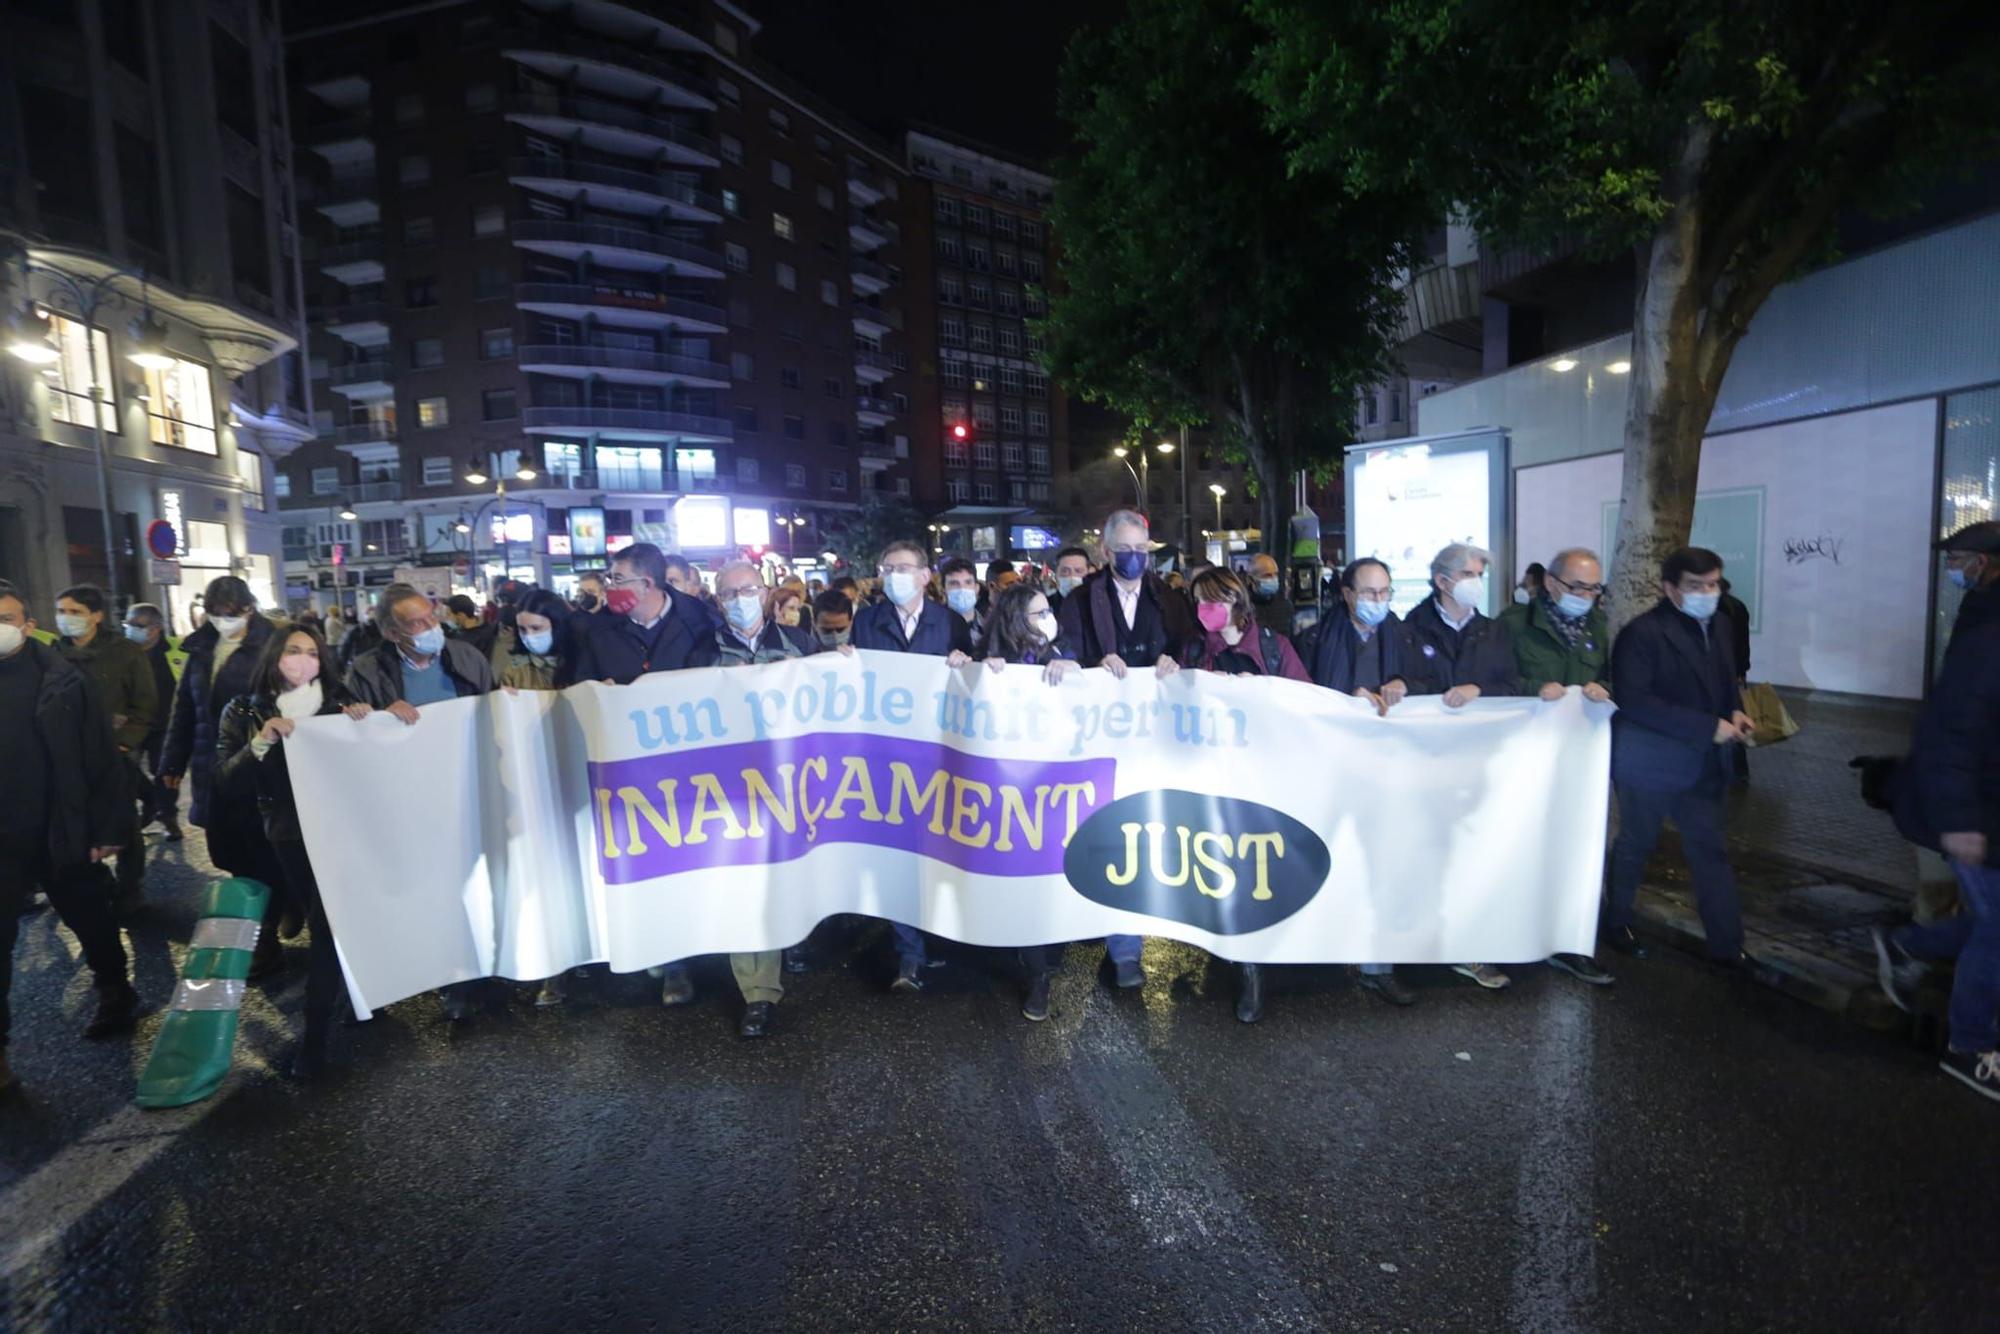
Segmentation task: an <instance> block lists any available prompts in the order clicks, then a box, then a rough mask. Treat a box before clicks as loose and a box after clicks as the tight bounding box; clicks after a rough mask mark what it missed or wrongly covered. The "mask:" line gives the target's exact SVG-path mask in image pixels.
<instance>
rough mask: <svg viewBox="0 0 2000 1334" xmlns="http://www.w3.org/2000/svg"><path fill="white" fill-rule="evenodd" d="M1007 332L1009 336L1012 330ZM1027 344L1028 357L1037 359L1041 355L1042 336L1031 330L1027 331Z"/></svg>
mask: <svg viewBox="0 0 2000 1334" xmlns="http://www.w3.org/2000/svg"><path fill="white" fill-rule="evenodd" d="M1007 332H1008V333H1010V334H1011V333H1012V332H1013V330H1012V329H1009V330H1007ZM1027 342H1028V355H1029V356H1031V357H1039V356H1041V355H1042V336H1041V335H1040V334H1038V333H1036V332H1035V331H1034V330H1033V329H1030V330H1028V339H1027Z"/></svg>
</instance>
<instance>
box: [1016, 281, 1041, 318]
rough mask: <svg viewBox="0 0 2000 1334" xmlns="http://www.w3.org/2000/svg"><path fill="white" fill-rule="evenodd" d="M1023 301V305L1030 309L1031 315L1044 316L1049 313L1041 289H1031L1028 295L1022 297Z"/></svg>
mask: <svg viewBox="0 0 2000 1334" xmlns="http://www.w3.org/2000/svg"><path fill="white" fill-rule="evenodd" d="M1021 300H1022V304H1023V305H1025V306H1026V307H1027V308H1028V313H1029V314H1030V315H1044V314H1046V313H1047V311H1046V309H1045V308H1044V304H1043V301H1042V289H1041V288H1039V287H1030V288H1029V289H1028V291H1027V295H1025V296H1024V297H1022V298H1021Z"/></svg>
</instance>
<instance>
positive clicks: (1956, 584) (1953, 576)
mask: <svg viewBox="0 0 2000 1334" xmlns="http://www.w3.org/2000/svg"><path fill="white" fill-rule="evenodd" d="M1944 577H1945V578H1947V579H1949V580H1951V586H1952V587H1953V588H1963V589H1965V590H1967V591H1968V592H1969V591H1970V590H1971V588H1972V571H1970V570H1961V569H1959V568H1958V567H1956V566H1953V567H1952V568H1951V569H1948V570H1946V571H1945V572H1944Z"/></svg>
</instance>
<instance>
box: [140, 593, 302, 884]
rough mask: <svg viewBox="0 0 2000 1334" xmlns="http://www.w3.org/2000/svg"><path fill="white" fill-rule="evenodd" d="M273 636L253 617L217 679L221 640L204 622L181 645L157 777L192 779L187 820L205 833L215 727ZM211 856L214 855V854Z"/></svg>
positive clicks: (254, 671) (247, 681)
mask: <svg viewBox="0 0 2000 1334" xmlns="http://www.w3.org/2000/svg"><path fill="white" fill-rule="evenodd" d="M276 633H277V627H276V626H274V625H273V624H271V622H270V621H269V620H267V619H265V618H264V617H262V616H259V615H257V614H255V613H254V612H253V613H252V614H251V616H250V621H249V624H248V626H246V627H245V629H244V631H243V640H242V642H241V643H239V644H238V645H237V646H236V649H235V651H234V652H232V653H231V654H230V655H229V660H228V661H227V662H225V663H223V664H222V671H221V672H220V673H217V672H216V670H215V646H216V642H217V641H218V640H219V639H221V636H220V635H218V634H217V633H216V631H215V627H214V626H213V625H211V624H209V623H208V622H206V621H204V622H202V625H201V628H200V629H199V630H196V631H195V632H194V633H193V634H191V635H189V636H188V637H187V638H186V639H183V640H182V641H181V650H182V651H183V652H184V653H186V654H187V666H186V667H184V668H183V669H182V670H181V682H180V685H179V687H178V688H176V690H175V691H174V711H173V717H172V719H171V721H169V722H168V724H167V747H166V751H165V753H164V754H163V755H162V756H161V757H160V772H161V773H163V774H175V775H179V774H186V775H188V776H189V777H190V779H191V780H192V785H193V787H194V801H193V803H192V804H191V805H190V806H189V808H188V819H189V820H190V821H192V822H193V823H195V824H198V825H200V826H202V827H203V828H204V829H206V828H207V827H208V797H209V780H210V774H211V772H212V771H213V770H214V767H215V737H216V724H217V723H218V722H219V721H220V720H221V718H222V706H223V705H225V704H227V703H228V702H229V701H230V700H232V699H235V698H236V697H237V696H238V695H242V694H247V693H248V692H249V690H250V681H251V678H252V677H254V676H255V675H256V674H257V659H258V658H260V657H262V656H263V653H264V641H265V640H267V639H269V638H270V637H271V636H272V635H273V634H276ZM210 851H211V853H213V851H214V850H213V848H211V849H210ZM217 861H218V864H223V863H221V862H220V859H217Z"/></svg>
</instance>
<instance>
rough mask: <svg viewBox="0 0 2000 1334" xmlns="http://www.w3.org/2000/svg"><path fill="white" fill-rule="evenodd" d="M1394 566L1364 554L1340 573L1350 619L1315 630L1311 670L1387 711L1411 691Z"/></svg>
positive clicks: (1332, 687)
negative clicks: (1393, 602) (1394, 607)
mask: <svg viewBox="0 0 2000 1334" xmlns="http://www.w3.org/2000/svg"><path fill="white" fill-rule="evenodd" d="M1394 594H1395V589H1394V587H1393V586H1392V585H1391V584H1390V582H1389V567H1388V566H1387V565H1384V564H1383V563H1382V562H1381V561H1379V560H1377V559H1375V558H1374V557H1373V556H1363V557H1361V559H1359V560H1357V561H1355V562H1354V563H1353V564H1352V565H1349V566H1348V567H1347V568H1346V569H1345V570H1342V571H1341V572H1340V599H1341V602H1342V603H1343V604H1344V605H1345V606H1346V609H1347V614H1346V615H1345V616H1338V617H1333V618H1330V619H1328V620H1325V621H1321V622H1320V623H1319V624H1318V625H1316V626H1314V627H1313V635H1312V646H1311V649H1310V651H1309V652H1308V653H1307V655H1306V660H1307V668H1308V670H1310V671H1311V672H1312V678H1313V680H1314V682H1316V683H1317V684H1319V685H1321V686H1324V687H1325V688H1326V689H1328V690H1334V691H1338V692H1339V693H1341V694H1343V695H1354V696H1356V697H1358V698H1360V699H1365V700H1368V701H1369V702H1370V703H1372V704H1374V705H1375V707H1376V709H1377V710H1378V711H1379V712H1383V713H1387V712H1388V710H1389V708H1390V706H1391V705H1394V704H1396V703H1398V702H1400V701H1401V700H1402V698H1403V697H1404V696H1405V695H1406V694H1408V693H1409V689H1410V687H1409V682H1407V681H1405V680H1404V679H1403V664H1402V639H1403V622H1402V620H1401V619H1400V618H1399V617H1398V616H1397V615H1396V613H1395V612H1393V611H1391V610H1389V600H1390V598H1391V597H1393V596H1394Z"/></svg>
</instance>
